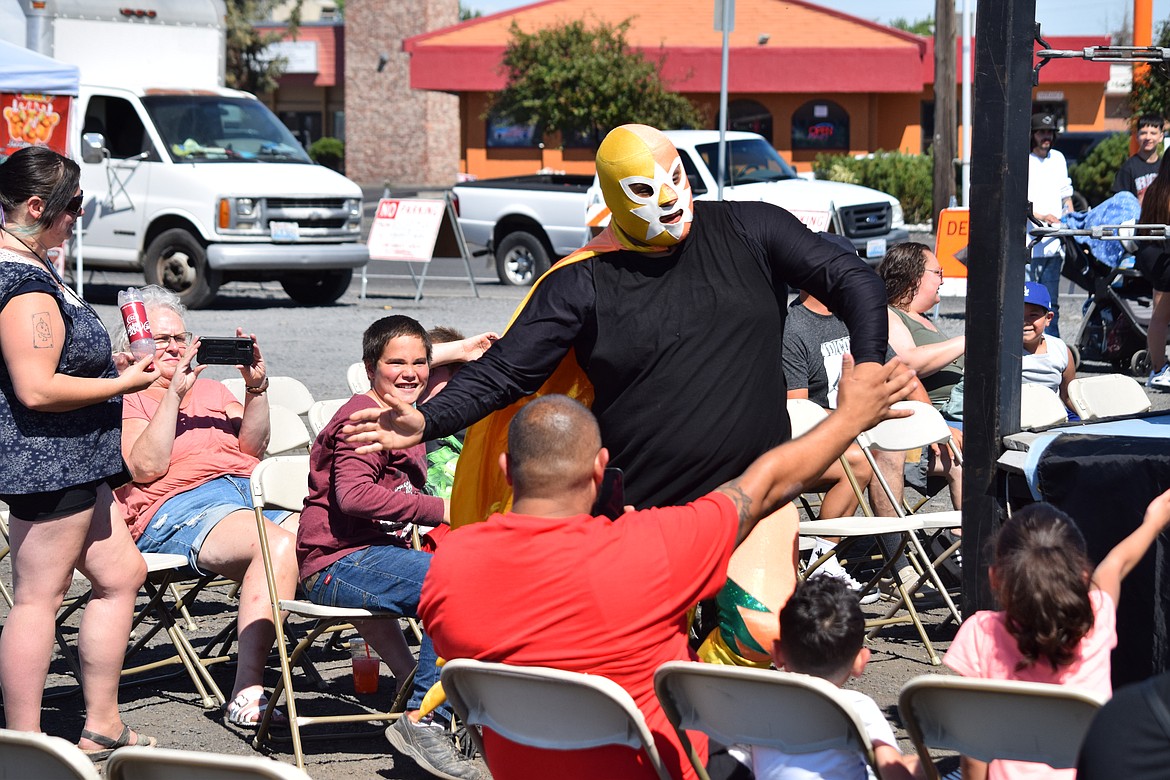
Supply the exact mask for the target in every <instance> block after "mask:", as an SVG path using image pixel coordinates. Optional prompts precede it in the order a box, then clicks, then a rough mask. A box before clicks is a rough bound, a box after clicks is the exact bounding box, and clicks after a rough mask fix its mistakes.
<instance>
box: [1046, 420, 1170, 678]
mask: <svg viewBox="0 0 1170 780" xmlns="http://www.w3.org/2000/svg"><path fill="white" fill-rule="evenodd" d="M1038 475H1039V485H1040V492H1041V495H1042V496H1043V497H1044V500H1045V501H1048V502H1050V503H1052V504H1054V505H1055V506H1057V507H1059V508H1060V509H1062V510H1064V511H1065V512H1067V513H1068V514H1069V515H1070V516H1071V517H1072V518H1073V519H1074V520H1075V521H1076V522H1077V525H1078V526H1079V527H1080V529H1081V532H1082V533H1083V534H1084V536H1085V542H1086V544H1087V545H1088V552H1089V558H1090V560H1092V562H1093V563H1094V565H1095V564H1096V563H1098V562H1100V561H1101V559H1102V558H1104V557H1105V555H1106V554H1108V552H1109V551H1110V550H1111V549H1113V547H1114V546H1115V545H1116V544H1117V543H1118V542H1120V541H1121V540H1122V539H1124V538H1125V537H1126V536H1127V535H1129V534H1130V533H1131V532H1132V531H1133V530H1134V529H1135V528H1137V527H1138V526H1139V525H1140V524H1141V521H1142V516H1143V515H1144V514H1145V510H1146V506H1147V505H1148V504H1149V503H1150V501H1151V500H1153V499H1154V497H1156V496H1157V495H1159V494H1161V493H1163V492H1165V491H1166V490H1167V489H1168V488H1170V440H1167V439H1161V438H1146V437H1132V436H1086V435H1076V434H1065V435H1062V436H1060V437H1058V438H1057V439H1055V440H1054V441H1053V442H1052V443H1051V444H1050V445H1048V448H1047V449H1046V450H1045V451H1044V454H1043V455H1042V456H1041V458H1040V463H1039V467H1038ZM1117 639H1118V641H1117V647H1116V648H1115V649H1114V650H1113V687H1114V688H1117V687H1118V686H1121V685H1124V684H1126V683H1129V682H1135V681H1138V680H1143V679H1145V678H1147V677H1149V676H1151V675H1153V674H1158V673H1160V672H1164V671H1167V670H1170V540H1167V539H1166V537H1165V534H1163V535H1161V536H1159V538H1158V540H1157V541H1156V542H1155V543H1154V545H1153V547H1152V548H1151V550H1150V551H1149V552H1148V553H1147V554H1146V557H1145V558H1143V559H1142V561H1141V563H1139V564H1138V565H1137V567H1135V568H1134V570H1133V571H1132V572H1130V574H1129V576H1128V577H1126V578H1125V581H1124V582H1123V583H1122V586H1121V601H1120V603H1119V604H1118V605H1117Z"/></svg>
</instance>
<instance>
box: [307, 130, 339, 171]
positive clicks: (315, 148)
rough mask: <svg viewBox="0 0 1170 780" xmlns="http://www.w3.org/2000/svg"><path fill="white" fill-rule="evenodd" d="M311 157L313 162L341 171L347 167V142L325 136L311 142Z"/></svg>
mask: <svg viewBox="0 0 1170 780" xmlns="http://www.w3.org/2000/svg"><path fill="white" fill-rule="evenodd" d="M309 157H311V158H312V159H313V162H315V163H318V164H319V165H324V166H325V167H326V168H332V169H333V170H335V171H341V170H343V169H344V167H345V142H344V141H341V140H339V139H337V138H331V137H329V136H325V137H324V138H318V139H317V140H316V141H314V142H313V143H311V144H309Z"/></svg>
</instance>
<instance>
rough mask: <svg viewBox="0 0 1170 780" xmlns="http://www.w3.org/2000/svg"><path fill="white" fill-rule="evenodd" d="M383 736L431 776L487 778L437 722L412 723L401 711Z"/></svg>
mask: <svg viewBox="0 0 1170 780" xmlns="http://www.w3.org/2000/svg"><path fill="white" fill-rule="evenodd" d="M386 739H387V740H389V742H390V744H391V745H393V746H394V749H395V750H397V751H398V752H399V753H402V754H403V755H406V756H409V757H410V758H412V759H414V761H415V763H416V764H418V765H419V766H420V767H422V768H423V769H424V770H426V771H427V772H430V773H431V774H432V775H434V776H435V777H442V778H445V780H491V774H490V773H489V772H488V771H487V770H486V769H485V768H484V767H482V766H480V764H479V763H478V762H475V761H468V760H467V759H465V758H463V757H462V756H461V755H459V752H458V751H457V750H456V749H455V743H454V742H452V741H451V737H450V736H449V735H448V734H447V730H446V729H444V728H443V727H442V726H440V725H439V724H437V723H433V722H429V721H424V722H419V723H415V722H414V721H412V720H411V719H410V718H408V717H407V716H406V715H405V714H404V715H403V716H402V717H400V718H399V719H398V720H396V721H394V723H393V724H391V725H390V726H389V727H388V728H387V729H386Z"/></svg>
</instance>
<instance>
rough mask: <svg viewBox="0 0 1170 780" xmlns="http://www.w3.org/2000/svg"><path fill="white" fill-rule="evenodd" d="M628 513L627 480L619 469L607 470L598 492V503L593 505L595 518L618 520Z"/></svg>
mask: <svg viewBox="0 0 1170 780" xmlns="http://www.w3.org/2000/svg"><path fill="white" fill-rule="evenodd" d="M625 511H626V490H625V478H624V476H623V475H622V470H621V469H619V468H606V470H605V474H604V476H602V478H601V488H600V489H599V490H598V491H597V503H595V504H594V505H593V516H594V517H602V516H604V517H608V518H609V519H610V520H617V519H618V518H619V517H621V516H622V515H623V514H624V513H625Z"/></svg>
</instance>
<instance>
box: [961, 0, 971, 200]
mask: <svg viewBox="0 0 1170 780" xmlns="http://www.w3.org/2000/svg"><path fill="white" fill-rule="evenodd" d="M969 3H970V0H963V151H962V158H963V159H962V168H963V184H962V186H963V201H962V202H963V205H964V206H970V205H971V6H970V4H969Z"/></svg>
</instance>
